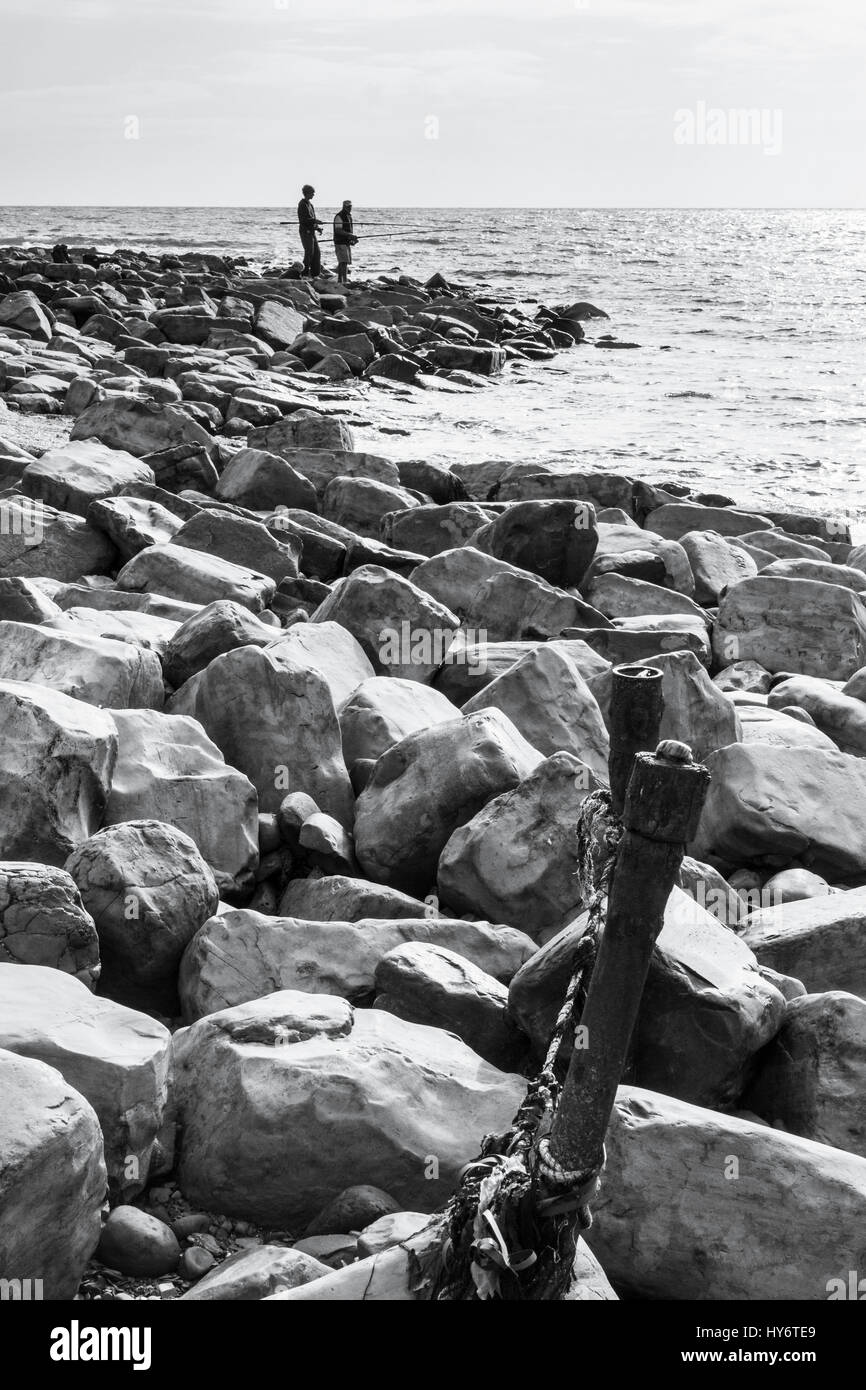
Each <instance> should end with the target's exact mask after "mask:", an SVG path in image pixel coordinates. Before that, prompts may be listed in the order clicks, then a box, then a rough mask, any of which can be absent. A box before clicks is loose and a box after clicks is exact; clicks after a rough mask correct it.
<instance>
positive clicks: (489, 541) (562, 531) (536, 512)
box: [472, 500, 598, 589]
mask: <svg viewBox="0 0 866 1390" xmlns="http://www.w3.org/2000/svg"><path fill="white" fill-rule="evenodd" d="M472 545H473V546H474V547H475V549H476V550H480V551H481V552H482V553H483V554H485V555H495V556H496V558H497V559H499V560H505V561H507V562H508V563H509V564H511V565H516V566H517V567H518V568H520V569H525V570H529V571H530V572H531V573H533V574H538V575H540V576H541V578H542V579H546V580H547V582H548V583H549V584H555V585H559V586H561V587H562V588H564V589H570V588H576V587H577V585H579V584H580V583H581V582H582V581H583V578H584V575H585V574H586V572H587V570H588V569H589V567H590V565H591V564H592V560H593V557H594V555H595V551H596V547H597V545H598V530H597V528H596V522H595V508H594V507H593V506H592V505H591V504H590V503H589V502H577V503H575V502H566V501H559V500H549V501H544V502H538V501H528V502H512V503H510V504H509V505H508V506H507V507H506V508H505V510H504V511H502V512H500V513H499V515H498V516H496V517H494V518H493V520H492V521H488V522H486V523H485V524H484V525H483V526H481V527H480V528H479V529H478V530H477V531H476V532H475V535H474V536H473V538H472Z"/></svg>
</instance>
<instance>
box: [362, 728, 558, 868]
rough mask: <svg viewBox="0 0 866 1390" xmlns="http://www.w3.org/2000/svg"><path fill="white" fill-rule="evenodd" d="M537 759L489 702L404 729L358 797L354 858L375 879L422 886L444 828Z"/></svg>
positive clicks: (525, 772) (433, 864) (530, 767)
mask: <svg viewBox="0 0 866 1390" xmlns="http://www.w3.org/2000/svg"><path fill="white" fill-rule="evenodd" d="M540 762H541V755H540V753H538V752H537V751H536V750H535V749H534V748H532V747H531V746H530V745H529V744H528V743H527V742H526V740H525V739H524V738H523V737H522V736H521V735H520V734H519V733H518V731H517V729H515V727H514V725H513V724H512V723H511V720H510V719H508V718H507V717H506V716H505V715H504V714H501V713H500V712H499V710H495V709H485V710H481V711H479V712H478V713H477V714H474V715H471V716H468V717H466V718H461V719H454V720H449V721H448V722H447V723H443V724H437V725H434V726H433V727H432V728H427V729H421V730H420V731H419V732H418V733H415V734H409V735H408V736H407V737H406V738H404V739H401V741H400V742H399V743H397V744H395V745H394V746H393V747H392V748H389V749H388V751H387V752H385V753H383V754H382V756H381V757H380V758H379V759H378V761H377V762H376V765H375V767H374V769H373V772H372V774H371V776H370V780H369V781H368V783H367V785H366V787H365V788H364V791H363V793H362V795H361V797H360V798H359V800H358V804H357V808H356V816H355V852H356V854H357V856H358V862H359V863H360V864H361V866H362V868H363V869H364V872H365V873H366V874H367V876H368V877H369V878H372V879H375V880H376V881H377V882H380V883H390V884H393V886H394V887H397V888H402V889H403V890H404V891H405V892H416V893H417V892H419V891H420V893H421V894H423V893H425V892H426V891H427V889H428V888H429V885H430V883H431V882H432V880H433V877H434V875H435V871H436V862H437V860H438V858H439V855H440V853H441V851H442V849H443V848H444V846H445V844H446V842H447V840H448V837H449V836H450V835H451V833H452V832H453V831H454V830H455V829H456V828H457V827H458V826H459V825H463V824H465V823H466V821H467V820H469V819H471V817H472V816H473V815H475V813H476V812H477V811H479V810H480V809H481V807H482V806H484V805H486V803H487V802H488V801H490V800H491V798H493V797H494V796H497V795H498V794H499V793H500V792H503V791H509V790H511V788H513V787H515V786H517V784H518V783H519V782H521V781H522V780H523V778H524V777H526V776H528V775H529V773H530V772H532V771H533V769H534V768H535V767H536V766H537V765H538V763H540Z"/></svg>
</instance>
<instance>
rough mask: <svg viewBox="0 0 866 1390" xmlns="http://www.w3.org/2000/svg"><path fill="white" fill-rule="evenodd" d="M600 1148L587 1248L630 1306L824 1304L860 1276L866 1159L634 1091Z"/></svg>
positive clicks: (625, 1095)
mask: <svg viewBox="0 0 866 1390" xmlns="http://www.w3.org/2000/svg"><path fill="white" fill-rule="evenodd" d="M605 1144H606V1147H607V1168H606V1177H605V1180H604V1182H603V1183H602V1187H601V1192H600V1194H599V1196H598V1198H597V1199H596V1201H595V1203H594V1204H593V1216H594V1218H595V1219H594V1221H593V1225H592V1230H591V1231H589V1232H588V1233H587V1239H588V1243H589V1245H590V1246H591V1248H592V1250H593V1251H594V1252H595V1254H596V1255H597V1256H598V1258H599V1259H600V1260H601V1262H602V1264H603V1266H604V1268H605V1270H606V1271H607V1274H608V1276H609V1277H610V1278H611V1279H612V1280H613V1282H614V1283H615V1284H616V1286H617V1288H619V1289H621V1290H623V1291H624V1292H626V1293H628V1294H629V1295H631V1296H633V1297H636V1298H648V1299H655V1300H666V1299H678V1300H686V1301H697V1302H715V1301H721V1302H724V1301H726V1300H731V1299H734V1300H737V1299H740V1300H743V1301H745V1302H754V1301H756V1300H757V1301H759V1302H760V1301H761V1300H764V1299H766V1298H767V1296H768V1292H769V1294H770V1296H771V1297H772V1298H773V1299H774V1300H783V1301H787V1300H789V1299H790V1300H792V1301H794V1302H799V1301H811V1302H824V1301H825V1300H826V1299H827V1297H828V1295H830V1294H831V1291H832V1290H833V1289H834V1288H840V1287H841V1288H847V1287H848V1271H849V1270H852V1269H853V1270H856V1269H858V1268H859V1267H860V1261H861V1251H862V1245H863V1236H862V1231H863V1220H864V1216H866V1159H863V1158H860V1157H858V1156H856V1155H854V1154H846V1153H843V1152H842V1151H841V1150H839V1149H832V1148H830V1147H829V1146H828V1145H826V1144H815V1143H813V1142H812V1141H811V1140H809V1139H800V1138H798V1137H795V1136H794V1135H790V1134H780V1133H779V1131H778V1130H775V1129H770V1128H769V1127H768V1126H767V1125H763V1124H754V1123H752V1122H750V1121H748V1120H741V1119H735V1118H734V1117H733V1116H731V1115H720V1114H718V1113H717V1112H716V1111H714V1110H708V1109H704V1108H703V1107H700V1106H695V1105H688V1104H686V1103H685V1102H684V1101H681V1100H675V1099H672V1098H670V1097H668V1096H662V1095H658V1094H656V1093H655V1092H653V1091H647V1090H640V1089H638V1088H636V1087H633V1086H621V1087H620V1090H619V1094H618V1097H617V1102H616V1105H615V1106H614V1110H613V1114H612V1116H611V1122H610V1125H609V1127H608V1131H607V1136H606V1139H605ZM794 1212H795V1213H796V1214H794ZM838 1296H839V1295H838V1293H837V1294H836V1297H838ZM803 1321H804V1322H806V1321H808V1318H807V1317H806V1316H805V1314H804V1316H803Z"/></svg>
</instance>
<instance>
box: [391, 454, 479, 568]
mask: <svg viewBox="0 0 866 1390" xmlns="http://www.w3.org/2000/svg"><path fill="white" fill-rule="evenodd" d="M400 467H401V470H402V467H403V465H402V464H401V465H400ZM489 519H490V513H489V512H488V511H487V510H486V508H484V507H479V506H478V504H477V503H476V502H448V503H445V504H444V505H442V506H431V505H427V506H423V507H415V508H413V509H410V510H402V511H394V512H390V513H389V514H388V515H387V516H384V517H383V518H382V529H381V537H382V540H384V541H387V542H388V544H389V545H394V546H396V547H397V548H398V550H413V551H415V552H416V554H418V555H428V556H432V555H439V554H440V553H441V552H442V551H443V550H451V549H453V547H454V546H460V545H465V544H466V543H467V541H468V540H469V538H470V536H472V535H474V534H475V532H476V531H477V530H478V528H479V526H483V525H484V524H485V523H486V522H487V521H488V520H489Z"/></svg>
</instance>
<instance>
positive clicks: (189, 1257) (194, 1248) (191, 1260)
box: [180, 1245, 216, 1283]
mask: <svg viewBox="0 0 866 1390" xmlns="http://www.w3.org/2000/svg"><path fill="white" fill-rule="evenodd" d="M215 1264H216V1260H215V1259H214V1257H213V1255H212V1254H211V1253H210V1251H209V1250H202V1249H201V1247H200V1246H198V1245H191V1246H190V1247H189V1249H188V1250H184V1252H183V1254H182V1255H181V1257H180V1273H181V1276H182V1277H183V1278H184V1279H188V1280H189V1281H190V1283H194V1282H195V1280H196V1279H201V1277H202V1275H203V1274H207V1272H208V1270H209V1269H213V1267H214V1265H215Z"/></svg>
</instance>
